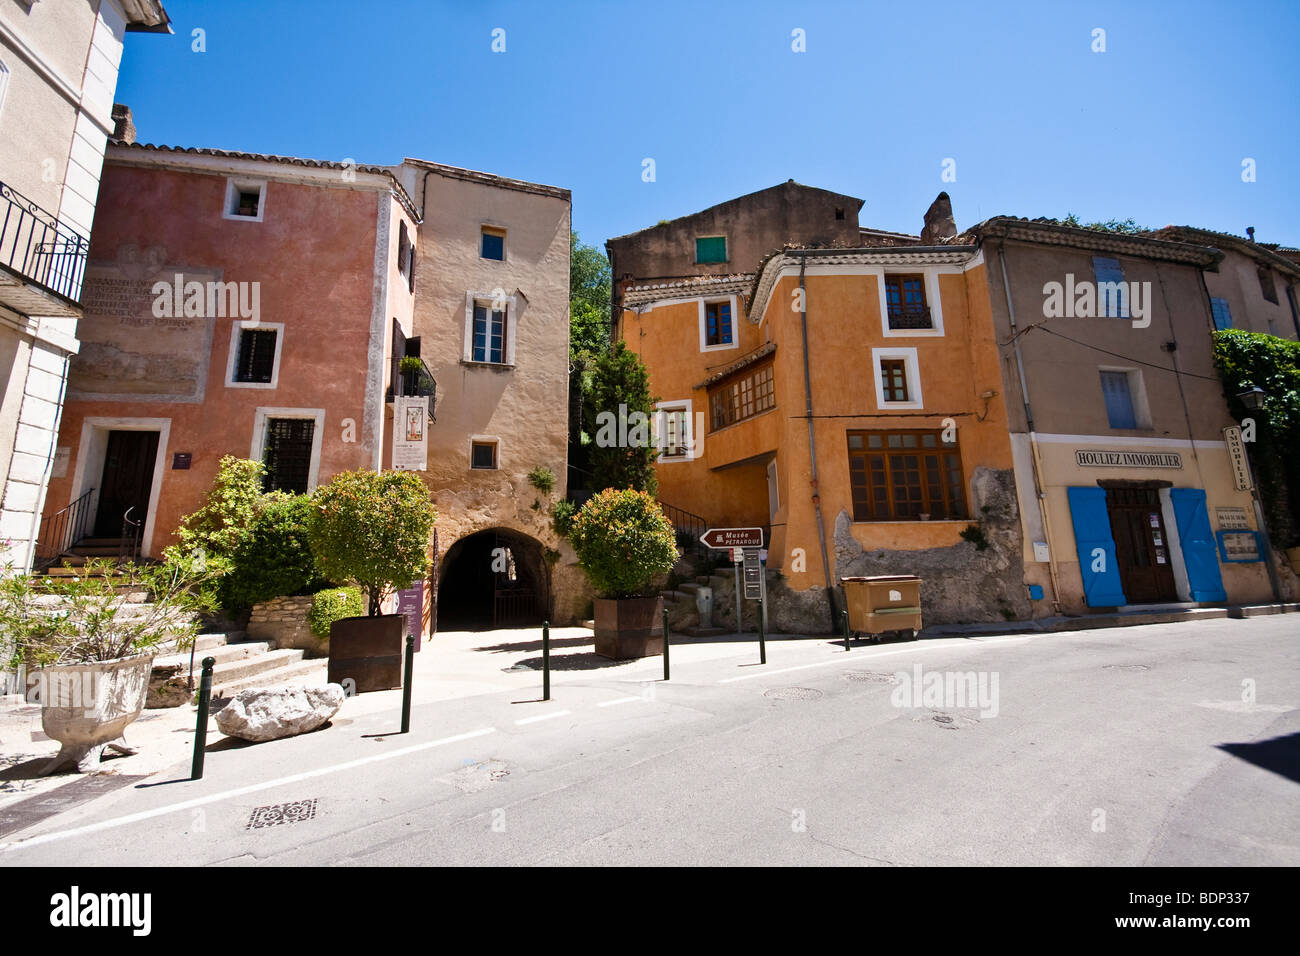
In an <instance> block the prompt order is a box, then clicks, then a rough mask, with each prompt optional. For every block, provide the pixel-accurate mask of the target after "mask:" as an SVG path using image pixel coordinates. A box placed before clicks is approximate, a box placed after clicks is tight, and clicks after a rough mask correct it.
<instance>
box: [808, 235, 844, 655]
mask: <svg viewBox="0 0 1300 956" xmlns="http://www.w3.org/2000/svg"><path fill="white" fill-rule="evenodd" d="M807 267H808V257H807V255H806V254H805V255H801V256H800V257H799V302H800V304H801V305H802V306H803V309H801V310H800V313H799V324H800V329H801V331H802V333H803V395H804V414H805V415H807V417H808V458H809V460H810V461H811V462H812V476H811V479H810V482H809V484H810V485H811V486H812V501H813V510H814V511H815V512H816V514H817V541H818V544H820V545H821V549H822V575H823V576H824V577H825V580H826V600H827V602H828V603H829V605H830V613H831V631H830V632H831V633H832V634H834V633H835V587H834V585H832V584H831V562H830V557H829V556H828V555H827V552H826V526H825V524H824V523H823V522H822V496H821V492H819V491H818V490H817V435H816V431H815V426H814V424H813V400H812V373H811V371H810V370H809V366H808V290H807V287H806V286H805V285H804V272H805V270H806V269H807Z"/></svg>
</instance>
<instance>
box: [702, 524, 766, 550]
mask: <svg viewBox="0 0 1300 956" xmlns="http://www.w3.org/2000/svg"><path fill="white" fill-rule="evenodd" d="M700 540H701V541H702V542H704V544H705V545H706V546H708V547H710V548H761V547H762V546H763V529H762V528H710V529H709V530H708V531H706V532H704V534H702V535H700Z"/></svg>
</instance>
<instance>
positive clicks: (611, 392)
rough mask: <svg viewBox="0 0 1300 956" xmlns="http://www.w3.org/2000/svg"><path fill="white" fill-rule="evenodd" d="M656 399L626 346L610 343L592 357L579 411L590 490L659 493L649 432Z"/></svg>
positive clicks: (638, 360)
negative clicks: (608, 347) (594, 358)
mask: <svg viewBox="0 0 1300 956" xmlns="http://www.w3.org/2000/svg"><path fill="white" fill-rule="evenodd" d="M655 401H656V399H655V398H653V397H652V396H651V394H650V375H649V373H648V372H646V368H645V366H644V365H642V364H641V360H640V358H638V357H637V355H636V353H635V352H630V351H628V348H627V345H626V343H624V342H622V341H621V340H620V341H618V342H615V343H614V344H613V346H612V347H610V349H609V350H608V351H606V352H604V353H603V354H602V355H600V356H599V357H598V358H597V359H596V361H595V363H594V366H593V368H592V370H591V381H590V385H589V387H588V393H587V400H586V401H585V402H584V403H583V409H582V411H583V422H582V427H583V431H585V432H586V434H587V437H588V445H587V452H588V461H589V462H590V463H591V473H592V475H591V482H592V484H591V488H592V490H593V491H601V490H603V489H605V488H634V489H636V490H637V491H644V492H648V493H649V494H651V495H653V494H654V493H655V492H656V491H658V489H659V482H658V479H656V478H655V470H654V463H655V458H656V456H657V455H658V450H657V449H656V448H655V447H654V445H653V443H652V434H651V432H652V426H653V422H654V414H655Z"/></svg>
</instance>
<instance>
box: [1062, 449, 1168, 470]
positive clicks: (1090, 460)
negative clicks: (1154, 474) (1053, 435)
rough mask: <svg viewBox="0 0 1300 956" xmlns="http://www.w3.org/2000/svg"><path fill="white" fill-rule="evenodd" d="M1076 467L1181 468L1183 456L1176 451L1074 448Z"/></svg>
mask: <svg viewBox="0 0 1300 956" xmlns="http://www.w3.org/2000/svg"><path fill="white" fill-rule="evenodd" d="M1074 463H1075V464H1076V465H1088V466H1092V467H1101V468H1182V467H1183V456H1182V455H1180V454H1178V452H1176V451H1104V450H1102V449H1100V448H1076V449H1075V451H1074Z"/></svg>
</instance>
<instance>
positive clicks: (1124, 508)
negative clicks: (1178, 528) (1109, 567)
mask: <svg viewBox="0 0 1300 956" xmlns="http://www.w3.org/2000/svg"><path fill="white" fill-rule="evenodd" d="M1106 510H1107V512H1108V513H1109V515H1110V529H1111V534H1112V536H1113V537H1114V539H1115V559H1116V563H1117V564H1118V565H1119V577H1120V582H1121V584H1122V585H1123V588H1124V594H1125V596H1126V597H1127V598H1128V601H1129V603H1130V604H1154V603H1158V602H1160V601H1175V600H1177V589H1176V588H1175V586H1174V571H1173V565H1172V564H1171V563H1170V562H1171V560H1172V558H1171V551H1170V547H1169V536H1168V535H1167V534H1166V532H1165V526H1164V518H1163V516H1162V515H1161V513H1160V494H1159V492H1158V491H1157V490H1156V489H1155V488H1108V489H1107V490H1106Z"/></svg>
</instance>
